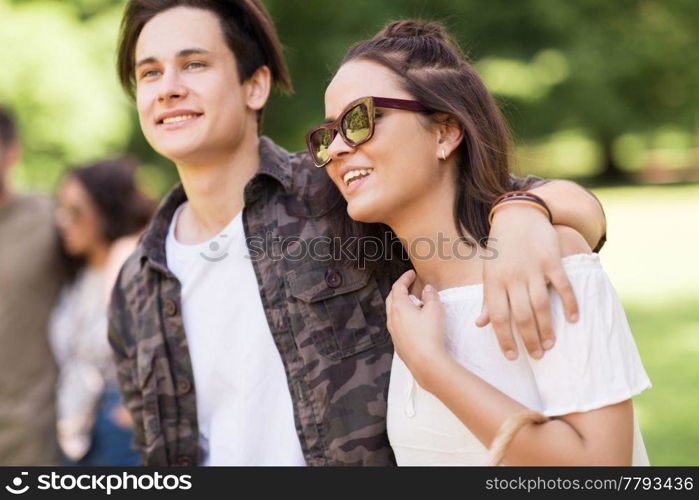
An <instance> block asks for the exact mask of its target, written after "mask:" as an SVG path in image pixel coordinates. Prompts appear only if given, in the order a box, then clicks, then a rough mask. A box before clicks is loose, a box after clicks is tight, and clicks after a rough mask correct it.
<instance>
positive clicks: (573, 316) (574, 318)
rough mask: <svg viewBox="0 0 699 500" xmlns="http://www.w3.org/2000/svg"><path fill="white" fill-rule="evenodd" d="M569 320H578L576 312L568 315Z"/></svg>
mask: <svg viewBox="0 0 699 500" xmlns="http://www.w3.org/2000/svg"><path fill="white" fill-rule="evenodd" d="M570 320H571V321H572V322H573V323H575V322H576V321H578V313H573V314H571V315H570Z"/></svg>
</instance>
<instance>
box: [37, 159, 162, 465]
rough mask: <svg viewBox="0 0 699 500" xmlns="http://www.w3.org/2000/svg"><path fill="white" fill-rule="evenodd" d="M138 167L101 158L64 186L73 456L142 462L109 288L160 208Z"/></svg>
mask: <svg viewBox="0 0 699 500" xmlns="http://www.w3.org/2000/svg"><path fill="white" fill-rule="evenodd" d="M135 170H136V165H135V164H134V163H132V162H130V161H129V160H126V159H122V160H114V161H105V162H101V163H97V164H94V165H91V166H88V167H83V168H78V169H75V170H72V171H70V172H69V173H68V175H67V176H66V177H65V179H64V180H63V182H62V183H61V185H60V188H59V190H58V200H57V208H56V224H57V226H58V228H59V231H60V236H61V240H62V242H63V246H64V250H65V252H66V253H67V254H68V255H69V256H71V257H72V258H73V259H74V263H73V266H71V267H72V269H70V272H71V275H72V276H71V279H70V282H69V283H68V284H67V285H66V286H65V288H64V290H63V291H62V293H61V297H60V300H59V302H58V305H57V306H56V308H55V310H54V311H53V314H52V316H51V321H50V329H49V332H50V341H51V345H52V347H53V351H54V354H55V356H56V361H57V362H58V364H59V370H60V371H59V378H58V386H57V401H56V403H57V413H58V416H57V418H58V419H57V429H58V442H59V444H60V447H61V450H62V452H63V454H64V456H65V459H66V461H67V463H68V464H74V465H82V466H88V465H89V466H93V465H118V466H128V465H136V464H137V463H138V455H137V453H136V452H135V451H133V450H132V449H131V440H132V435H133V431H132V427H133V424H132V422H131V419H130V417H129V414H128V411H127V410H126V409H125V407H124V405H123V404H122V402H121V398H120V396H119V389H118V385H117V381H116V371H115V367H114V362H113V359H112V355H111V349H110V347H109V343H108V341H107V305H108V297H109V292H110V290H111V287H112V285H113V283H114V280H115V278H116V274H117V273H118V270H119V268H120V267H121V264H122V263H123V262H124V261H125V260H126V258H127V257H128V255H129V254H130V253H131V251H132V250H133V249H134V248H135V246H136V240H137V238H138V233H139V232H140V231H141V230H142V229H143V228H144V227H145V225H146V223H147V222H148V220H149V218H150V216H151V213H152V211H153V208H154V206H153V203H152V201H151V200H150V199H149V198H147V197H146V196H144V195H143V194H142V193H141V192H140V191H139V190H138V188H137V186H136V182H135V179H134V175H135Z"/></svg>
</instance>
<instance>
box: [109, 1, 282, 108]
mask: <svg viewBox="0 0 699 500" xmlns="http://www.w3.org/2000/svg"><path fill="white" fill-rule="evenodd" d="M174 7H192V8H197V9H204V10H209V11H211V12H213V13H214V14H216V15H217V16H218V18H219V21H220V23H221V30H222V32H223V36H224V38H225V40H226V43H227V45H228V47H229V48H230V49H231V51H232V52H233V54H235V58H236V61H237V63H238V73H239V75H240V81H241V83H242V82H244V81H245V80H247V79H248V78H250V77H251V76H252V75H253V73H255V71H257V70H258V69H259V68H260V67H262V66H265V65H266V66H267V67H269V69H270V72H271V73H272V81H273V82H274V84H275V85H276V86H277V88H278V89H279V90H280V91H281V92H285V93H289V92H291V91H292V86H291V77H290V76H289V72H288V70H287V68H286V63H285V61H284V55H283V49H282V45H281V42H280V41H279V36H278V35H277V30H276V28H275V27H274V22H273V21H272V18H271V17H270V15H269V12H267V9H265V7H264V6H263V5H262V3H261V2H260V1H259V0H129V3H128V4H127V5H126V10H125V11H124V17H123V19H122V22H121V34H120V38H119V48H118V54H117V71H118V74H119V81H120V82H121V85H122V87H123V88H124V90H125V91H126V93H127V94H129V95H130V96H131V97H134V94H135V88H136V82H135V74H134V72H135V64H136V62H135V50H136V42H137V41H138V37H139V35H140V34H141V31H142V30H143V27H144V26H145V25H146V24H147V23H148V21H150V20H151V19H153V18H154V17H155V16H156V15H158V14H160V13H161V12H164V11H166V10H169V9H172V8H174Z"/></svg>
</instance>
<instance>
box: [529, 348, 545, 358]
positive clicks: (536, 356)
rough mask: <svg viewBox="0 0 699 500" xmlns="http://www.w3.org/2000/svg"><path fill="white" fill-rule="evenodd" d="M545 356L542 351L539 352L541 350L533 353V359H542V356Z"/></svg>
mask: <svg viewBox="0 0 699 500" xmlns="http://www.w3.org/2000/svg"><path fill="white" fill-rule="evenodd" d="M543 355H544V353H543V352H541V351H539V350H536V351H534V352H533V353H532V358H536V359H539V358H540V357H541V356H543Z"/></svg>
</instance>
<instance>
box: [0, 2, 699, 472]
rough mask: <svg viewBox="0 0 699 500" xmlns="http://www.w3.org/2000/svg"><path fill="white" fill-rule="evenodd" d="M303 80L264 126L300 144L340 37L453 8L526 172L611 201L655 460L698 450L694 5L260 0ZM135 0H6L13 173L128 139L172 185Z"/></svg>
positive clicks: (50, 177) (36, 186)
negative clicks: (136, 53)
mask: <svg viewBox="0 0 699 500" xmlns="http://www.w3.org/2000/svg"><path fill="white" fill-rule="evenodd" d="M264 3H265V5H266V6H267V7H268V9H269V10H270V12H271V14H272V16H273V17H274V19H275V21H276V23H277V26H278V29H279V32H280V36H281V39H282V42H283V43H284V45H285V48H286V55H287V60H288V63H289V67H290V70H291V74H292V77H293V81H294V86H295V89H296V92H295V95H294V96H293V97H283V96H274V97H273V98H272V100H271V102H270V103H269V105H268V106H267V110H266V114H265V123H264V129H263V131H264V133H265V134H266V135H269V136H271V137H272V138H274V139H275V140H276V141H277V142H279V143H280V144H281V145H283V146H284V147H286V148H288V149H291V150H298V149H301V148H302V147H303V134H304V132H305V130H307V129H308V128H310V127H311V126H312V125H314V124H316V123H317V122H319V121H321V120H322V118H323V89H324V86H325V85H326V84H327V82H328V81H329V79H330V77H331V75H332V72H333V70H334V69H336V67H337V65H338V63H339V61H340V59H341V57H342V55H343V54H344V52H345V50H346V49H347V48H348V47H349V46H350V45H351V44H352V43H353V42H354V41H357V40H359V39H362V38H365V37H367V36H370V35H372V34H373V33H375V32H376V31H377V30H378V29H379V28H380V27H381V26H382V25H384V24H385V23H386V22H387V21H390V20H395V19H399V18H406V17H412V16H419V17H422V18H426V19H437V20H441V21H443V22H444V23H445V24H446V25H447V26H448V27H449V29H450V30H452V32H453V33H454V34H455V35H456V39H457V41H458V42H459V43H460V44H461V46H462V48H463V49H464V50H465V51H466V53H467V54H469V56H470V58H471V59H472V60H473V61H474V63H475V66H476V68H477V70H478V71H479V73H480V74H481V76H482V77H483V79H484V81H485V83H486V85H487V86H488V88H489V89H490V91H491V92H492V93H493V94H494V95H495V96H496V97H497V99H498V101H499V103H500V104H501V106H502V109H503V111H504V113H505V115H506V117H507V118H508V120H509V121H510V124H511V127H512V131H513V135H514V138H515V140H516V144H517V169H518V172H519V173H534V174H539V175H543V176H547V177H555V178H568V179H573V180H576V181H577V182H580V183H581V184H583V185H585V186H587V187H590V188H591V189H593V191H594V192H595V193H596V194H597V195H598V196H599V198H600V200H601V201H602V203H603V204H604V207H605V209H606V213H607V219H608V230H609V232H608V237H609V239H608V242H607V244H606V246H605V247H604V249H603V250H602V251H601V253H600V256H601V259H602V262H603V263H604V265H605V268H606V270H607V272H608V273H609V275H610V276H611V279H612V281H613V283H614V284H615V286H616V289H617V291H618V292H619V295H620V296H621V298H622V301H623V303H624V306H625V308H626V311H627V314H628V318H629V321H630V323H631V328H632V330H633V332H634V335H635V338H636V341H637V343H638V346H639V349H640V352H641V356H642V358H643V361H644V364H645V367H646V370H647V371H648V373H649V375H650V378H651V380H652V382H653V388H652V389H651V390H649V391H646V392H645V393H643V394H642V395H641V396H639V397H638V398H636V403H635V406H636V409H637V412H638V414H639V420H640V422H641V427H642V430H643V434H644V437H645V442H646V446H647V449H648V453H649V456H650V460H651V463H652V464H654V465H690V464H691V465H699V423H698V422H697V418H698V417H699V398H698V395H699V391H698V389H697V388H698V387H699V265H697V262H696V259H697V258H698V257H699V2H697V1H696V0H667V1H661V0H616V1H614V2H609V1H606V0H580V1H576V2H560V1H556V0H529V1H526V2H517V1H506V0H489V1H488V2H485V1H476V0H429V1H428V0H420V1H417V0H351V1H336V0H264ZM124 4H125V1H124V0H60V1H57V0H0V103H3V104H5V105H9V106H10V107H11V108H12V109H14V111H15V113H16V115H17V117H18V119H19V123H20V127H21V140H22V143H23V146H24V151H23V157H22V160H21V163H20V165H18V166H17V168H15V171H14V174H13V182H14V185H15V187H16V188H17V189H20V190H39V191H49V192H50V191H53V190H54V189H55V187H56V185H57V182H58V181H59V180H60V178H61V176H62V175H63V173H64V172H65V171H66V169H67V168H69V167H71V166H75V165H80V164H84V163H86V162H89V161H92V160H98V159H103V158H105V157H113V156H118V155H121V154H123V153H128V154H131V155H133V156H134V157H136V158H138V159H139V160H140V161H141V164H142V168H141V169H140V172H139V175H140V181H141V183H142V185H143V187H144V189H145V190H146V191H148V192H149V193H150V194H151V195H152V196H154V197H157V198H160V197H161V196H162V195H163V194H164V193H165V192H166V191H167V190H168V188H169V187H170V186H171V185H172V184H173V183H174V182H175V181H176V179H177V175H176V171H175V168H174V166H173V165H171V164H169V162H167V161H165V160H163V159H162V158H160V157H159V156H158V155H157V154H155V153H154V152H153V151H152V150H151V149H150V148H149V146H148V145H147V143H146V142H145V140H144V138H143V136H142V134H141V132H140V129H139V126H138V119H137V116H136V113H135V111H134V108H133V106H132V104H131V103H130V102H129V100H128V99H127V98H126V97H125V96H124V94H123V93H122V92H121V90H120V88H119V87H118V84H117V79H116V73H115V70H114V66H115V64H114V63H115V47H116V39H117V33H118V26H119V21H120V16H121V13H122V10H123V7H124Z"/></svg>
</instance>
